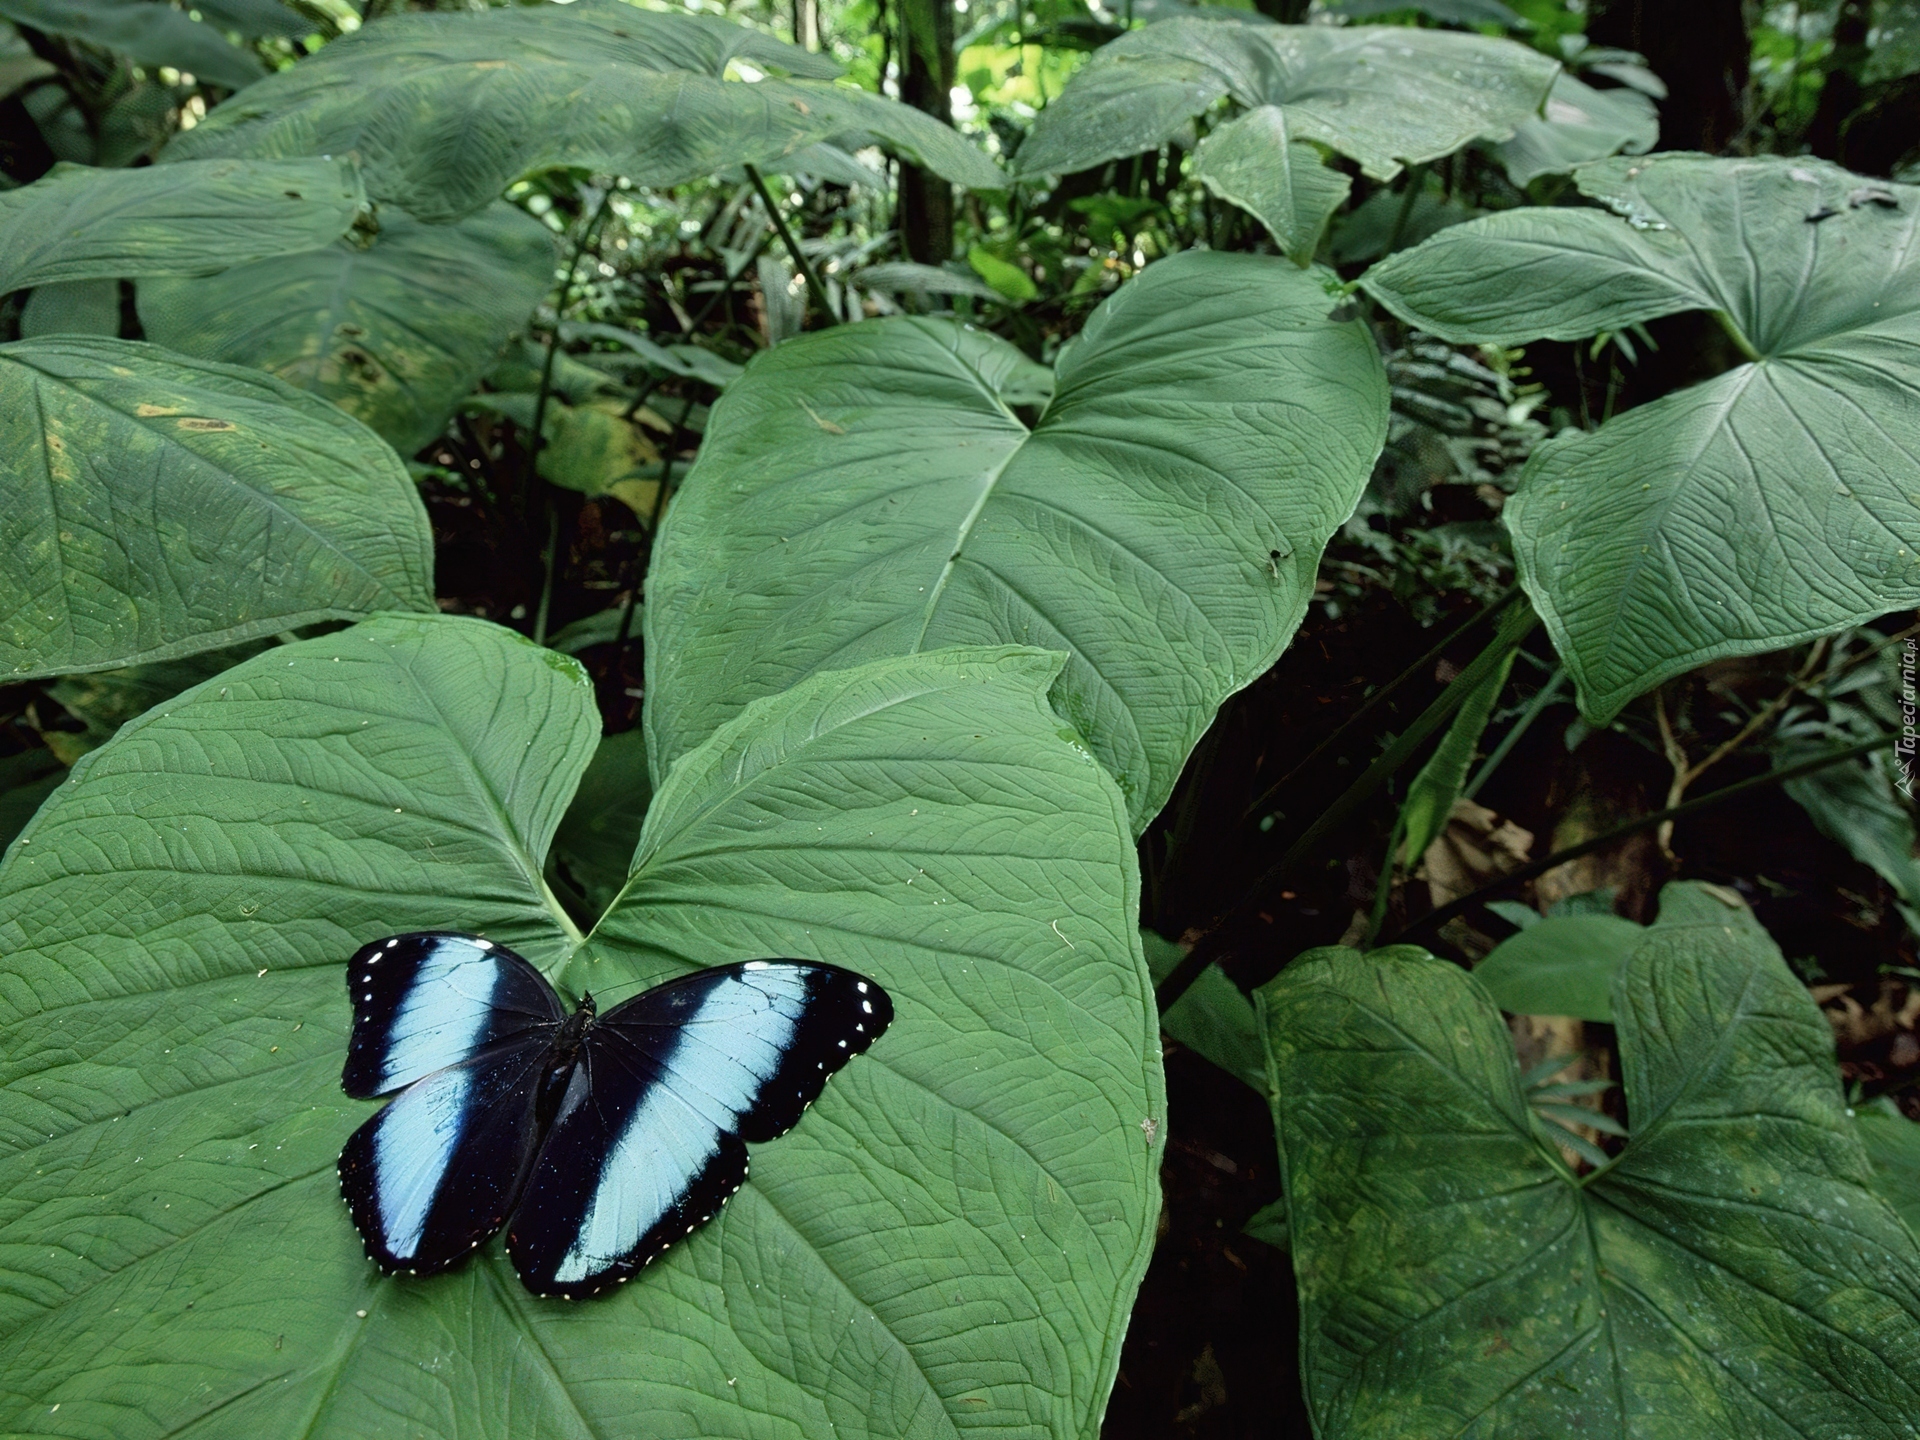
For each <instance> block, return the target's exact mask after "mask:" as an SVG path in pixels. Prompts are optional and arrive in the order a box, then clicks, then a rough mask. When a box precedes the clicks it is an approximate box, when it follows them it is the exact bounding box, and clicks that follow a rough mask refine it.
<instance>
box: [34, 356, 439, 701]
mask: <svg viewBox="0 0 1920 1440" xmlns="http://www.w3.org/2000/svg"><path fill="white" fill-rule="evenodd" d="M432 607H433V537H432V532H431V530H430V529H429V528H428V525H427V516H426V510H425V508H424V507H423V506H422V505H421V503H420V497H419V495H418V493H417V492H416V490H415V488H414V485H413V482H412V480H411V479H410V478H409V477H408V475H407V472H406V469H405V468H404V467H403V466H402V465H401V464H400V461H399V459H398V457H396V456H395V455H394V453H393V452H392V451H391V450H389V449H388V448H387V447H386V446H385V445H383V444H381V443H380V441H379V440H378V439H376V438H375V437H374V436H373V435H371V434H370V433H368V431H367V430H366V429H364V428H363V427H362V426H360V425H358V424H356V423H355V422H354V421H353V420H351V419H349V418H348V417H347V416H345V415H343V414H341V413H340V412H339V411H338V410H336V409H334V408H333V406H331V405H327V404H323V403H321V402H320V401H317V400H315V399H313V398H312V397H311V396H307V395H303V394H301V393H300V392H299V391H297V390H294V389H292V388H290V387H288V386H286V385H283V384H281V383H280V382H279V381H277V380H274V379H272V378H271V377H269V376H266V375H261V374H259V373H257V372H254V371H248V370H241V369H236V368H234V367H232V366H227V365H210V364H206V363H203V362H197V361H192V360H187V359H185V358H183V357H181V356H178V355H173V354H170V353H168V352H167V351H165V350H161V349H159V348H158V347H157V346H153V345H140V344H134V343H132V342H129V341H120V340H99V339H90V338H89V339H83V338H80V337H78V336H66V337H64V338H58V339H47V340H23V341H20V342H18V343H16V344H13V345H4V346H0V674H6V673H9V672H10V673H11V674H12V675H14V676H15V677H22V678H23V677H26V676H33V675H59V674H71V673H75V672H79V671H85V670H103V669H107V668H110V667H112V666H117V665H126V664H130V663H132V662H134V661H136V660H164V659H167V658H169V657H172V656H177V655H187V654H192V653H194V652H196V651H200V650H211V649H213V648H215V647H216V646H220V645H231V644H235V643H237V642H239V641H242V640H247V639H251V638H253V637H256V636H261V635H271V634H273V633H274V632H275V631H279V630H285V629H287V628H288V627H289V626H294V625H305V624H310V623H312V622H314V621H316V620H327V619H335V618H342V617H350V616H356V615H362V614H365V613H367V612H368V611H370V610H377V609H392V608H408V609H431V608H432Z"/></svg>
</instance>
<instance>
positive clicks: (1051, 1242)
mask: <svg viewBox="0 0 1920 1440" xmlns="http://www.w3.org/2000/svg"><path fill="white" fill-rule="evenodd" d="M1058 663H1059V661H1058V657H1057V656H1047V655H1044V654H1041V653H1037V652H1033V651H1012V650H1004V651H992V652H978V651H975V652H948V653H947V654H944V655H936V656H920V657H913V658H910V659H906V660H897V661H888V662H882V663H881V664H878V665H873V666H869V667H865V668H864V669H861V670H856V671H849V672H842V673H839V674H834V675H830V676H823V677H819V678H818V679H816V680H813V681H810V682H808V683H807V684H806V685H804V686H802V687H800V688H798V689H796V690H795V691H792V692H790V693H788V694H786V695H783V696H780V697H777V698H775V699H772V700H769V701H767V702H765V703H763V704H761V705H759V706H756V707H754V708H753V709H752V710H750V711H749V712H747V713H746V714H745V715H743V716H742V717H741V718H740V720H739V721H738V722H737V723H735V724H734V725H733V726H731V727H729V728H728V729H727V730H725V731H724V732H722V733H721V734H720V735H717V736H716V737H715V738H714V741H713V743H712V744H711V745H709V746H708V747H706V748H705V749H703V750H701V751H699V752H696V753H695V754H694V755H691V756H689V757H687V758H686V759H685V760H683V761H682V763H681V764H680V766H678V767H677V768H676V769H675V771H674V773H673V774H672V775H671V776H670V777H669V778H668V779H667V782H666V784H665V785H664V786H662V788H661V791H660V793H659V795H658V797H657V799H656V801H655V804H654V806H653V808H652V810H651V812H650V814H649V816H648V821H647V828H646V831H645V836H644V838H643V840H642V842H641V847H640V851H639V854H638V856H637V858H636V866H635V869H634V872H633V875H632V877H631V879H630V880H629V881H628V883H627V885H626V888H625V892H624V895H623V897H622V899H621V900H620V901H619V902H618V903H617V904H616V906H615V907H614V909H613V911H612V913H611V914H610V915H609V916H608V917H607V918H606V920H605V921H604V922H603V924H602V926H601V929H600V930H599V932H597V933H596V935H595V937H594V939H593V941H592V943H591V944H590V945H589V946H588V947H587V948H585V949H583V950H579V953H577V954H576V953H575V952H576V949H577V946H578V935H577V932H574V931H572V929H571V927H570V926H569V924H568V923H567V922H566V920H565V917H564V915H563V914H562V912H561V911H560V909H559V907H558V906H557V905H556V904H555V903H554V901H553V899H552V897H551V896H550V895H549V894H548V893H547V892H546V890H545V888H544V886H543V885H542V884H541V881H540V857H541V852H542V851H543V850H544V849H545V847H546V844H547V840H548V837H549V836H550V835H551V834H552V833H553V830H554V827H555V825H556V824H557V822H558V821H559V819H560V815H561V811H562V809H563V808H564V806H565V804H566V801H567V797H568V795H569V793H570V792H571V791H572V790H573V788H574V786H575V784H576V782H577V781H578V778H579V776H580V773H581V769H582V767H583V766H584V765H585V763H586V760H587V756H588V754H589V752H590V751H591V749H592V747H593V743H594V735H595V733H596V732H597V730H598V728H599V725H598V719H597V716H596V713H595V709H594V704H593V699H592V692H591V689H590V687H589V686H588V684H587V681H586V679H585V676H584V675H583V674H582V673H581V672H580V670H579V669H578V667H577V666H575V665H574V664H573V662H571V661H569V660H567V659H565V658H564V657H560V656H556V655H554V654H553V653H552V652H550V651H543V650H538V649H536V648H534V647H533V646H531V645H529V644H527V643H526V642H525V641H523V640H521V639H520V638H519V637H517V636H514V635H512V634H510V633H508V632H506V631H503V630H500V629H497V628H495V627H492V626H488V625H485V624H482V623H480V622H477V621H471V620H460V619H454V618H450V617H383V618H380V619H377V620H374V621H370V622H367V623H365V624H363V625H361V626H359V627H357V628H356V629H353V630H350V631H346V632H343V633H341V634H338V635H334V636H329V637H326V638H324V639H321V640H314V641H308V642H305V643H301V644H295V645H289V646H284V647H280V648H278V649H275V650H272V651H269V652H267V653H265V654H262V655H261V656H259V657H257V658H256V659H254V660H251V661H248V662H246V663H244V664H242V665H240V666H237V667H235V668H234V669H232V670H230V671H228V672H226V673H225V674H222V675H220V676H218V677H216V678H215V679H214V680H212V681H209V682H208V683H207V684H205V685H203V686H201V687H199V688H198V689H196V690H193V691H190V692H189V693H187V694H186V695H183V696H180V697H177V698H176V699H174V700H172V701H170V702H168V703H167V704H166V705H165V706H164V707H163V708H162V709H160V710H158V711H154V712H150V713H149V714H148V715H146V716H145V717H143V718H142V719H140V720H137V721H135V722H133V723H132V724H131V725H129V726H128V727H126V728H125V729H124V730H123V731H122V732H121V733H120V735H119V736H118V737H117V738H116V739H114V740H113V741H112V742H111V743H109V744H108V745H106V746H105V747H103V748H102V749H100V750H98V751H96V752H94V753H93V754H92V755H90V756H89V757H87V758H86V759H85V760H84V761H82V762H81V765H80V766H79V767H78V769H77V770H76V772H75V775H74V777H73V780H72V781H71V782H70V783H69V784H67V785H65V786H63V787H62V788H61V790H60V791H59V793H58V795H57V797H56V798H55V800H54V801H53V802H52V803H51V804H49V805H48V806H47V807H46V808H45V809H44V810H43V811H42V812H41V813H40V815H39V816H38V817H37V818H36V820H35V821H34V823H33V824H32V826H31V827H30V828H29V830H28V831H27V832H26V833H25V834H24V835H23V836H22V837H21V838H20V840H19V841H18V842H17V843H16V844H15V846H14V847H13V850H12V851H11V853H10V855H9V858H8V861H7V863H6V866H5V868H4V869H0V954H4V956H5V959H4V960H3V961H0V1056H4V1059H0V1072H3V1073H4V1079H3V1080H0V1274H3V1275H4V1280H3V1281H0V1430H4V1431H6V1432H9V1433H13V1432H29V1433H44V1432H46V1431H47V1430H49V1429H52V1430H55V1431H56V1432H58V1433H66V1434H73V1435H88V1436H111V1437H114V1440H147V1437H158V1436H165V1435H178V1434H182V1433H187V1432H190V1431H195V1430H197V1431H198V1432H199V1433H203V1434H208V1435H287V1434H302V1435H307V1436H312V1437H336V1436H337V1437H342V1440H346V1437H363V1436H369V1435H384V1434H388V1433H393V1431H394V1426H395V1425H396V1424H398V1425H399V1426H400V1427H401V1428H402V1429H403V1430H404V1431H405V1433H407V1434H408V1435H424V1436H429V1437H454V1436H471V1435H494V1434H506V1433H508V1431H509V1430H510V1431H511V1433H513V1434H515V1435H523V1434H524V1435H528V1436H532V1435H540V1436H546V1435H566V1436H574V1435H682V1434H699V1435H703V1436H743V1437H745V1436H753V1437H763V1436H764V1437H771V1436H775V1435H796V1434H808V1435H827V1434H838V1435H850V1436H873V1437H883V1436H884V1437H893V1436H900V1435H907V1434H944V1433H950V1432H952V1431H953V1430H956V1429H959V1428H963V1427H964V1428H972V1427H974V1426H979V1425H985V1426H988V1427H992V1428H995V1429H998V1430H1001V1431H1004V1432H1009V1433H1012V1432H1019V1433H1032V1434H1047V1435H1080V1436H1089V1437H1090V1436H1092V1435H1093V1434H1094V1433H1095V1431H1096V1430H1097V1427H1098V1421H1099V1416H1100V1414H1101V1410H1102V1408H1103V1406H1104V1403H1105V1398H1106V1393H1107V1389H1108V1386H1109V1384H1110V1383H1111V1381H1112V1378H1113V1374H1114V1369H1115V1366H1116V1364H1117V1360H1118V1351H1119V1346H1118V1337H1119V1335H1120V1334H1121V1332H1122V1331H1123V1329H1124V1324H1125V1315H1126V1310H1127V1306H1128V1304H1129V1302H1130V1301H1131V1299H1132V1295H1133V1292H1134V1288H1135V1287H1136V1285H1137V1284H1138V1281H1139V1278H1140V1275H1141V1273H1142V1271H1143V1270H1144V1268H1145V1264H1146V1259H1147V1254H1148V1250H1149V1248H1150V1246H1151V1243H1152V1237H1153V1232H1154V1210H1155V1205H1156V1200H1155V1196H1156V1189H1155V1176H1156V1174H1157V1165H1158V1158H1159V1146H1158V1145H1157V1144H1155V1143H1153V1141H1152V1138H1151V1137H1152V1133H1153V1132H1154V1131H1155V1130H1156V1129H1157V1123H1158V1121H1159V1120H1160V1119H1161V1118H1162V1116H1163V1111H1162V1109H1161V1105H1162V1098H1161V1088H1160V1076H1159V1062H1158V1047H1157V1043H1156V1040H1157V1036H1156V1033H1155V1027H1154V1024H1153V1012H1152V1006H1151V1000H1150V995H1149V993H1148V988H1147V978H1146V974H1145V970H1144V966H1143V964H1142V961H1141V958H1140V953H1139V949H1138V944H1137V941H1136V939H1135V937H1134V933H1133V930H1132V928H1131V927H1132V923H1133V912H1134V909H1135V907H1136V906H1137V904H1138V900H1139V894H1138V885H1137V876H1136V873H1135V869H1134V863H1133V851H1132V846H1131V844H1130V842H1129V839H1128V834H1127V828H1126V821H1125V813H1124V809H1123V807H1122V805H1121V803H1120V798H1119V796H1118V794H1117V793H1116V792H1115V791H1114V789H1113V786H1112V785H1111V783H1110V782H1109V781H1107V780H1106V779H1105V777H1103V776H1102V775H1101V773H1100V771H1099V769H1098V767H1097V766H1095V765H1093V764H1091V763H1090V762H1089V761H1088V760H1087V759H1086V757H1085V756H1084V755H1083V754H1082V753H1080V752H1079V751H1077V750H1076V749H1075V748H1074V747H1073V746H1072V745H1070V744H1069V743H1067V742H1066V741H1064V740H1062V739H1061V738H1060V737H1059V736H1058V735H1057V733H1056V731H1057V729H1058V725H1059V722H1058V721H1057V720H1056V719H1055V718H1054V717H1053V715H1052V714H1051V712H1050V711H1049V709H1048V707H1047V704H1046V698H1045V697H1046V691H1047V687H1048V684H1049V682H1050V681H1051V679H1052V676H1053V673H1054V670H1055V669H1056V668H1057V666H1058ZM909 882H911V883H909ZM445 926H460V927H463V928H467V929H470V930H478V931H484V932H486V933H487V934H489V935H491V936H494V937H495V938H497V939H499V940H501V941H503V942H505V943H507V944H510V945H512V946H513V947H514V948H516V949H518V950H520V951H521V952H522V953H523V954H525V955H527V956H528V957H529V958H530V959H532V960H534V961H535V962H536V963H538V964H540V965H542V966H543V967H544V968H546V969H547V970H548V971H549V972H550V973H554V972H563V978H564V979H567V980H570V981H573V982H575V983H587V982H588V981H589V979H590V981H591V984H592V985H593V988H594V990H595V991H596V992H602V991H604V990H606V989H607V988H608V987H609V986H618V985H619V984H620V982H621V981H623V980H629V979H631V980H635V981H638V980H641V979H646V978H658V977H659V976H661V975H662V974H663V973H665V972H667V971H668V970H670V969H672V968H675V967H679V966H683V965H687V964H697V963H703V962H707V961H711V960H714V959H718V958H722V957H725V958H729V959H735V958H740V957H741V956H745V955H761V954H765V955H785V954H791V955H800V956H813V957H816V958H820V959H824V960H829V961H834V962H837V963H841V964H845V965H851V966H856V967H858V968H860V969H862V970H863V971H865V972H867V973H869V974H872V975H874V976H875V977H876V978H877V979H879V980H880V981H881V983H883V984H884V985H885V986H886V987H887V989H888V990H889V991H890V992H891V994H892V996H893V998H894V1003H895V1006H896V1010H897V1019H896V1021H895V1023H894V1027H893V1028H892V1029H891V1030H890V1031H889V1032H888V1034H887V1036H886V1037H885V1038H884V1039H883V1041H882V1043H881V1044H880V1045H879V1046H876V1047H875V1049H874V1051H873V1052H872V1053H871V1054H870V1055H868V1056H865V1057H863V1058H862V1059H861V1060H860V1061H859V1062H858V1063H856V1064H855V1065H854V1066H852V1067H850V1068H849V1069H848V1070H847V1071H846V1072H845V1074H843V1075H842V1076H841V1077H840V1078H839V1079H838V1080H837V1081H836V1083H835V1085H834V1086H832V1087H831V1088H830V1089H829V1092H828V1094H827V1095H826V1097H825V1098H824V1099H823V1100H822V1101H821V1102H820V1103H819V1104H818V1105H816V1106H815V1107H814V1108H813V1109H812V1111H810V1112H809V1114H808V1116H807V1118H806V1119H805V1120H803V1121H802V1122H801V1124H800V1126H799V1127H798V1129H797V1130H796V1131H795V1132H794V1133H793V1134H791V1135H789V1136H787V1137H785V1138H784V1139H782V1140H780V1141H778V1142H776V1143H775V1144H773V1145H771V1146H768V1147H766V1148H764V1149H762V1150H760V1151H758V1152H757V1153H756V1155H755V1158H754V1167H753V1178H752V1180H751V1181H750V1182H749V1185H748V1187H747V1188H746V1189H745V1190H743V1191H742V1192H741V1193H740V1194H739V1195H738V1196H737V1197H735V1199H734V1201H733V1202H732V1204H731V1205H730V1206H729V1207H728V1208H727V1209H726V1210H725V1211H724V1212H722V1214H721V1216H720V1217H719V1218H718V1219H716V1220H715V1221H714V1222H713V1224H711V1225H709V1226H707V1227H706V1228H704V1229H703V1230H701V1231H700V1232H699V1233H697V1234H695V1235H693V1236H692V1237H691V1238H689V1239H688V1240H687V1241H686V1242H685V1243H684V1244H682V1245H680V1246H678V1247H676V1248H675V1249H674V1250H673V1251H671V1252H669V1254H668V1256H667V1258H666V1259H664V1260H663V1261H662V1262H661V1263H659V1264H657V1265H655V1266H653V1267H652V1268H651V1269H650V1270H649V1271H648V1272H647V1275H646V1278H645V1280H644V1281H642V1282H639V1283H636V1284H634V1285H631V1286H628V1287H625V1288H623V1289H621V1290H620V1291H618V1292H616V1293H615V1294H613V1295H610V1296H608V1297H605V1298H603V1299H601V1300H597V1301H594V1302H591V1303H586V1304H579V1305H570V1304H566V1303H564V1302H557V1301H540V1300H536V1299H534V1298H533V1297H532V1296H531V1295H529V1294H528V1293H527V1292H526V1291H525V1290H524V1289H523V1288H522V1287H521V1286H520V1284H519V1282H518V1281H517V1280H516V1279H515V1278H514V1277H513V1274H512V1271H511V1269H510V1268H509V1267H508V1265H507V1264H506V1262H505V1260H504V1258H503V1257H502V1256H501V1255H500V1254H499V1253H498V1249H497V1247H489V1249H488V1251H486V1252H483V1254H482V1255H481V1256H480V1257H479V1258H478V1259H477V1260H476V1261H475V1262H474V1263H473V1264H471V1265H469V1266H468V1267H466V1268H465V1269H463V1270H461V1271H459V1272H457V1273H455V1274H453V1275H450V1276H447V1277H443V1278H440V1279H436V1280H432V1281H425V1282H421V1281H407V1280H402V1279H397V1278H395V1279H383V1278H381V1277H380V1276H379V1275H378V1274H377V1273H376V1272H375V1271H374V1269H373V1268H372V1267H371V1266H370V1265H369V1264H368V1263H367V1261H366V1260H365V1258H364V1256H363V1255H362V1253H361V1249H360V1244H359V1240H358V1237H357V1236H356V1235H355V1234H354V1232H353V1229H352V1227H351V1225H350V1223H349V1222H348V1219H347V1217H346V1213H345V1210H344V1208H343V1207H342V1206H341V1204H340V1201H339V1197H338V1194H337V1185H336V1180H335V1177H334V1157H335V1155H336V1154H337V1152H338V1150H339V1147H340V1144H341V1143H342V1141H343V1140H344V1139H345V1137H346V1136H347V1134H348V1133H349V1131H350V1130H351V1129H352V1128H353V1127H354V1126H356V1125H357V1124H359V1123H360V1122H361V1121H362V1120H364V1119H365V1118H366V1116H367V1115H368V1114H369V1113H371V1111H370V1108H369V1107H368V1106H365V1105H360V1104H356V1103H354V1102H351V1101H348V1100H346V1099H344V1098H343V1097H342V1095H341V1094H340V1090H339V1083H338V1082H339V1071H340V1065H341V1061H342V1057H343V1056H344V1053H345V1043H346V1032H347V1026H348V1020H349V1014H348V1006H347V1003H346V994H345V989H344V986H343V985H342V983H341V982H342V966H343V963H344V960H345V957H346V956H347V955H349V954H350V953H351V952H352V951H353V949H354V948H355V947H356V946H358V945H359V944H361V943H363V942H364V941H366V940H367V939H369V938H372V937H375V936H378V935H381V934H385V933H388V932H391V931H396V930H405V929H415V928H425V927H445ZM569 957H572V958H571V964H570V965H569V963H568V962H569ZM615 993H616V994H617V993H618V991H617V990H616V991H615ZM1143 1121H1146V1122H1151V1123H1148V1124H1146V1125H1145V1126H1144V1127H1143V1125H1142V1122H1143ZM1143 1129H1144V1131H1145V1132H1146V1133H1143ZM55 1406H58V1410H57V1411H56V1410H55V1409H54V1407H55ZM50 1416H51V1417H52V1419H51V1420H49V1417H50Z"/></svg>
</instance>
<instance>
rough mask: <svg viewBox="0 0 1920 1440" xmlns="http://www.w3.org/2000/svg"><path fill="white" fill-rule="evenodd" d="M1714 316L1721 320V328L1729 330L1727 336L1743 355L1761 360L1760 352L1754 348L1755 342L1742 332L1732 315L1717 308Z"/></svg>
mask: <svg viewBox="0 0 1920 1440" xmlns="http://www.w3.org/2000/svg"><path fill="white" fill-rule="evenodd" d="M1713 318H1714V319H1716V320H1718V321H1719V322H1720V328H1721V329H1722V330H1724V331H1726V332H1727V338H1728V339H1729V340H1731V341H1733V343H1734V345H1735V346H1736V347H1737V348H1738V349H1739V351H1740V353H1741V354H1742V355H1744V356H1746V357H1747V359H1749V360H1752V361H1755V362H1758V361H1759V360H1760V358H1761V356H1760V352H1759V351H1758V350H1756V349H1754V348H1753V342H1752V341H1751V340H1749V339H1748V338H1747V337H1746V335H1745V334H1743V333H1742V332H1741V329H1740V327H1739V326H1738V325H1736V324H1734V323H1733V317H1732V316H1731V315H1729V314H1727V312H1726V311H1724V310H1716V311H1714V312H1713Z"/></svg>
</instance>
